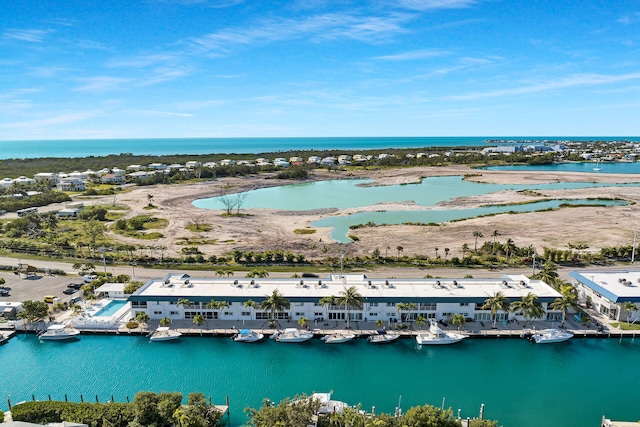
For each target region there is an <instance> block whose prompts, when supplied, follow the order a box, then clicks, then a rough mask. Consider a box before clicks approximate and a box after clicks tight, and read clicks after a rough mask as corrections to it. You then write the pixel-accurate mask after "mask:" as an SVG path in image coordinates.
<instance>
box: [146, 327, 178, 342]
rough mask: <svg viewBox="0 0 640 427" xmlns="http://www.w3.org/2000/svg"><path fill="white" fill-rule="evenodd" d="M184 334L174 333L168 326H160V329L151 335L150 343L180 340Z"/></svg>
mask: <svg viewBox="0 0 640 427" xmlns="http://www.w3.org/2000/svg"><path fill="white" fill-rule="evenodd" d="M181 336H182V334H181V333H180V332H178V331H173V330H171V329H170V328H169V327H167V326H159V327H158V329H156V330H155V331H153V332H152V333H150V334H149V341H172V340H177V339H178V338H180V337H181Z"/></svg>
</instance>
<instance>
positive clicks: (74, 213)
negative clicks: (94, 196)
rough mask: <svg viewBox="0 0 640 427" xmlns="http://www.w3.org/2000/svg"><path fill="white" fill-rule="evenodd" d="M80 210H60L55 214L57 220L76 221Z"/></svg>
mask: <svg viewBox="0 0 640 427" xmlns="http://www.w3.org/2000/svg"><path fill="white" fill-rule="evenodd" d="M80 211H81V209H73V208H71V209H70V208H65V209H60V210H59V211H58V213H57V216H58V218H61V219H76V218H78V215H79V214H80Z"/></svg>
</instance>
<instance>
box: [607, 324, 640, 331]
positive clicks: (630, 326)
mask: <svg viewBox="0 0 640 427" xmlns="http://www.w3.org/2000/svg"><path fill="white" fill-rule="evenodd" d="M611 326H613V327H614V328H618V327H619V328H620V329H622V330H623V331H640V325H639V324H637V323H629V324H628V323H627V322H619V323H618V322H616V323H612V324H611Z"/></svg>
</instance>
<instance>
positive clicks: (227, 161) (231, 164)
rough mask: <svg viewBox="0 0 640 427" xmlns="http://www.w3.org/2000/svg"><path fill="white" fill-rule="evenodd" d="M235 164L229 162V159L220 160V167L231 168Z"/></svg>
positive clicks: (232, 161)
mask: <svg viewBox="0 0 640 427" xmlns="http://www.w3.org/2000/svg"><path fill="white" fill-rule="evenodd" d="M235 164H236V161H235V160H231V159H223V160H220V166H233V165H235Z"/></svg>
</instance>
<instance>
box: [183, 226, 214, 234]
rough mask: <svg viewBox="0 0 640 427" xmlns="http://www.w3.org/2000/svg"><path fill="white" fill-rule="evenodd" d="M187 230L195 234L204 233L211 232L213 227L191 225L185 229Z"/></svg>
mask: <svg viewBox="0 0 640 427" xmlns="http://www.w3.org/2000/svg"><path fill="white" fill-rule="evenodd" d="M185 229H187V230H189V231H192V232H194V233H204V232H207V231H211V230H212V229H213V227H212V226H211V225H210V224H189V225H187V226H186V227H185Z"/></svg>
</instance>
